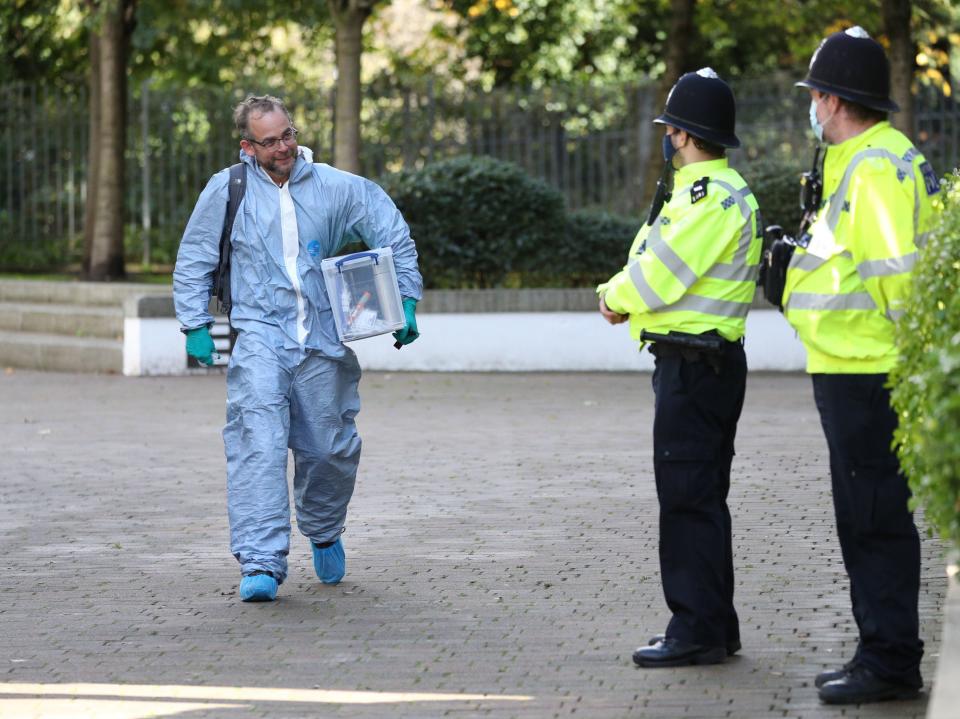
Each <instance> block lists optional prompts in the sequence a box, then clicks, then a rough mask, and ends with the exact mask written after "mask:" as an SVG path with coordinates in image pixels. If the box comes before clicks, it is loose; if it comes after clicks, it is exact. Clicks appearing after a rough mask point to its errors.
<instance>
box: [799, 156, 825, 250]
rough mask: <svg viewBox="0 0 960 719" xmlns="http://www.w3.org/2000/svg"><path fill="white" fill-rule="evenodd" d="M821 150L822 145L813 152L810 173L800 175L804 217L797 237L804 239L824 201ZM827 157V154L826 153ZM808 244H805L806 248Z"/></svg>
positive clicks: (801, 207)
mask: <svg viewBox="0 0 960 719" xmlns="http://www.w3.org/2000/svg"><path fill="white" fill-rule="evenodd" d="M820 149H821V145H817V148H816V149H815V150H814V152H813V166H812V167H811V168H810V170H809V171H807V172H804V173H803V174H801V175H800V209H801V210H802V211H803V217H802V218H801V219H800V229H799V230H798V231H797V237H798V238H802V237H803V236H804V235H805V234H806V232H807V230H808V229H809V227H810V225H812V224H813V220H814V219H815V218H816V216H817V211H818V210H819V209H820V202H821V201H822V200H823V176H822V175H821V173H820V167H821V165H820ZM824 157H826V153H824ZM805 245H806V243H804V246H805Z"/></svg>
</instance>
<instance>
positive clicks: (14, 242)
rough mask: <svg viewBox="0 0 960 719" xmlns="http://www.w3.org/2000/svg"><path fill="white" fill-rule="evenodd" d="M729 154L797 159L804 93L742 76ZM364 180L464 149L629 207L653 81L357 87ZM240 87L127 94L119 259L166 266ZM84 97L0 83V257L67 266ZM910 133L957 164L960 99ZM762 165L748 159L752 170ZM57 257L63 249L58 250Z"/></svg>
mask: <svg viewBox="0 0 960 719" xmlns="http://www.w3.org/2000/svg"><path fill="white" fill-rule="evenodd" d="M734 89H735V92H736V94H737V99H738V118H739V120H738V134H739V135H740V137H741V140H742V141H743V147H742V148H741V149H740V150H737V151H734V152H732V153H731V155H730V157H731V162H732V163H733V164H734V165H735V166H737V167H740V168H741V169H742V170H744V171H745V173H748V179H749V172H750V171H751V165H754V163H767V166H768V167H769V165H770V163H774V164H775V163H781V164H787V165H792V166H796V165H799V164H805V163H806V162H807V161H808V159H809V156H810V154H811V149H812V140H811V134H810V132H809V128H808V125H807V106H808V103H809V99H808V97H807V95H806V93H803V92H799V91H797V90H796V89H795V88H794V87H793V84H792V78H786V77H784V78H778V77H767V78H763V79H760V80H754V81H750V82H740V83H738V84H737V85H735V87H734ZM365 91H366V96H365V99H364V103H363V109H362V123H363V129H362V132H363V148H362V156H361V161H362V165H363V173H364V174H365V175H367V176H369V177H372V178H378V177H382V176H384V175H385V174H386V173H390V172H395V171H397V170H401V169H404V168H413V167H419V166H422V165H423V164H424V163H427V162H430V161H431V160H436V159H439V158H443V157H449V156H453V155H458V154H464V153H470V154H476V155H490V156H493V157H497V158H501V159H504V160H509V161H512V162H515V163H517V164H519V165H521V166H522V167H524V168H525V169H526V170H527V172H529V173H530V174H531V175H533V176H536V177H540V178H542V179H544V180H545V181H547V182H548V183H550V184H552V185H554V186H555V187H557V188H559V189H560V190H561V191H562V192H563V194H564V196H565V197H566V200H567V205H568V207H570V208H571V209H578V208H584V207H596V208H603V209H606V210H609V211H611V212H616V213H621V214H631V215H639V214H641V212H642V210H643V208H642V207H640V206H639V203H640V202H641V198H642V197H643V196H644V192H643V190H644V187H643V183H644V176H645V173H644V172H643V167H642V162H643V153H644V148H645V147H646V146H647V144H648V143H649V142H650V141H651V139H652V137H651V133H653V132H654V127H653V126H652V124H651V122H650V120H651V119H652V118H653V117H654V114H655V112H654V108H653V103H654V94H655V93H654V89H653V88H652V87H651V86H649V85H634V86H626V87H605V88H567V87H551V88H543V89H537V90H531V89H527V90H512V91H502V92H493V93H478V92H474V91H470V90H464V89H459V90H458V89H453V88H450V87H443V88H440V87H439V86H438V85H437V84H435V83H433V82H430V81H429V80H428V81H425V82H422V83H420V84H418V85H417V86H410V85H405V84H400V83H395V82H389V81H385V80H384V81H379V82H377V83H374V84H372V85H370V86H368V87H367V88H365ZM276 94H280V95H281V96H283V97H284V99H285V100H286V101H287V103H288V105H289V107H290V109H291V112H292V114H293V116H294V122H295V123H296V125H297V127H298V128H300V130H301V142H302V144H304V145H307V146H309V147H311V148H312V149H313V150H314V153H315V159H316V160H317V161H326V160H329V158H330V157H331V156H332V151H331V150H332V144H333V139H334V133H335V128H334V126H333V119H332V118H333V99H334V98H333V97H332V96H331V95H329V94H327V95H324V94H322V93H318V92H312V91H311V92H306V91H303V90H298V91H292V92H291V91H286V92H282V93H276ZM244 95H245V93H244V92H242V91H239V90H237V91H225V90H212V89H176V90H170V89H164V90H160V89H155V88H154V87H152V86H151V84H150V83H145V84H143V85H141V86H140V87H137V88H135V89H134V91H133V92H132V93H131V99H130V106H129V109H128V133H129V134H128V137H127V166H126V173H127V176H126V188H127V190H126V215H127V216H126V218H125V220H126V228H127V252H128V257H129V258H130V259H133V260H136V259H140V260H142V261H143V263H144V264H151V263H160V264H169V263H171V262H172V261H173V259H174V256H175V253H176V248H177V245H178V243H179V238H180V234H181V233H182V231H183V227H184V225H185V223H186V220H187V218H188V217H189V214H190V212H191V210H192V208H193V205H194V203H195V201H196V198H197V195H198V194H199V192H200V190H201V189H202V188H203V186H204V184H205V183H206V181H207V180H208V179H209V177H210V175H211V174H213V173H214V172H216V171H217V170H219V169H221V168H223V167H225V166H227V165H229V164H232V163H233V162H236V159H237V156H238V153H239V149H238V145H237V138H236V134H235V132H234V130H233V127H232V119H231V115H232V108H233V106H234V105H235V104H236V103H237V102H238V101H239V100H240V99H242V97H243V96H244ZM88 135H89V120H88V108H87V98H86V92H85V89H84V88H83V85H82V83H81V84H78V86H77V88H76V89H75V90H74V91H73V92H72V93H64V92H56V91H53V90H50V89H47V88H45V87H43V86H38V85H30V84H15V85H7V86H3V87H0V264H2V265H7V266H18V267H23V268H39V267H49V266H55V265H58V264H63V263H64V262H65V261H68V260H70V259H75V258H76V254H77V253H78V251H79V245H80V243H81V239H80V238H81V235H82V231H83V217H84V202H85V196H86V181H87V180H86V161H87V153H88V147H89V137H88ZM914 138H915V140H916V142H917V144H918V146H919V148H920V149H921V150H922V151H923V152H924V153H925V154H926V156H927V158H928V159H929V160H930V161H931V162H932V163H933V165H934V167H935V169H936V170H937V171H938V172H944V171H946V170H948V169H950V168H952V167H955V166H956V165H957V164H958V163H960V104H958V103H956V102H954V101H953V100H952V99H950V98H948V97H944V96H943V95H942V94H940V93H938V92H935V91H933V90H932V89H930V88H924V89H923V91H922V92H921V93H920V94H919V95H918V96H917V108H916V113H915V132H914ZM757 166H758V167H759V165H757ZM65 255H66V256H65Z"/></svg>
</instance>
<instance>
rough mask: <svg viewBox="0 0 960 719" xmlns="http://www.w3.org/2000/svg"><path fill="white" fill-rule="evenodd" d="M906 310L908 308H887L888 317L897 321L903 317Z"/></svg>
mask: <svg viewBox="0 0 960 719" xmlns="http://www.w3.org/2000/svg"><path fill="white" fill-rule="evenodd" d="M905 312H906V310H887V317H889V318H890V320H891V321H892V322H896V321H897V320H899V319H900V318H901V317H903V315H904V313H905Z"/></svg>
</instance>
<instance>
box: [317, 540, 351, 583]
mask: <svg viewBox="0 0 960 719" xmlns="http://www.w3.org/2000/svg"><path fill="white" fill-rule="evenodd" d="M313 568H314V570H316V572H317V576H318V577H319V578H320V581H321V582H323V583H324V584H338V583H339V582H340V580H341V579H343V575H344V574H346V573H347V556H346V554H344V552H343V543H342V542H341V541H340V540H339V539H337V541H336V542H334V543H333V544H331V545H330V546H329V547H324V548H323V549H321V548H320V547H318V546H317V545H316V544H314V545H313Z"/></svg>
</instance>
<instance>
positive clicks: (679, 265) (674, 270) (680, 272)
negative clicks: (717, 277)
mask: <svg viewBox="0 0 960 719" xmlns="http://www.w3.org/2000/svg"><path fill="white" fill-rule="evenodd" d="M651 251H652V252H653V254H654V255H656V257H657V259H659V260H660V261H661V262H662V263H663V264H664V266H665V267H666V268H667V269H668V270H669V271H670V273H671V274H672V275H673V276H674V277H676V278H677V280H678V281H679V282H680V284H682V285H683V286H684V288H686V289H688V290H689V289H690V288H691V287H693V286H694V285H695V284H696V283H697V280H699V279H700V278H699V277H697V273H696V272H694V271H693V270H692V269H690V265H688V264H687V263H686V262H684V261H683V258H682V257H681V256H680V255H678V254H677V253H676V252H674V251H673V248H672V247H670V245H668V244H667V243H666V242H659V243H657V244H656V245H655V246H654V247H652V248H651Z"/></svg>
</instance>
